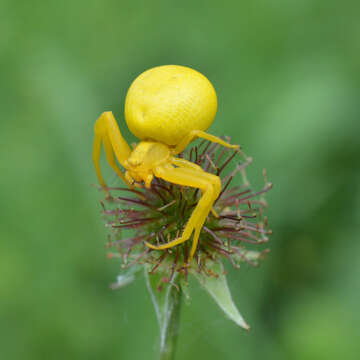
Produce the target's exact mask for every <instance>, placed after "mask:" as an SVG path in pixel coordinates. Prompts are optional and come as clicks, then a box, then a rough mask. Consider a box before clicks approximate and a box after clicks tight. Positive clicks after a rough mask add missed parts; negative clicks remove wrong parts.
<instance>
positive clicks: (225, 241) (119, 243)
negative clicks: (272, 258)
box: [102, 138, 272, 279]
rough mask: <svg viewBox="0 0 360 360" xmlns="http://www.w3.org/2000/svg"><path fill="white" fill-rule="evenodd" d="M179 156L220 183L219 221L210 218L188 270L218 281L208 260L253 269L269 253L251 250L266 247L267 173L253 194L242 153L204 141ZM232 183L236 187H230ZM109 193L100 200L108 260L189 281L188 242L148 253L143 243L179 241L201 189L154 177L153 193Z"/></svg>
mask: <svg viewBox="0 0 360 360" xmlns="http://www.w3.org/2000/svg"><path fill="white" fill-rule="evenodd" d="M227 140H228V141H229V139H228V138H227ZM238 154H240V155H238ZM181 156H183V157H184V158H185V159H187V160H189V161H192V162H194V163H196V164H198V165H199V166H201V167H202V168H203V169H204V170H205V171H207V172H209V173H213V174H215V175H218V176H220V178H221V181H222V191H221V193H220V195H219V197H218V199H217V201H216V202H215V204H214V210H215V211H216V213H217V214H218V217H216V216H215V215H214V214H213V213H212V212H210V213H209V215H208V217H207V220H206V222H205V224H204V226H203V228H202V230H201V235H200V240H199V244H198V247H197V250H196V253H195V256H194V259H193V260H192V263H191V264H190V266H191V267H193V268H194V269H195V270H196V271H198V272H202V273H204V274H206V275H214V276H216V274H213V273H212V272H211V270H210V269H209V267H207V263H208V262H209V260H210V261H211V262H213V261H217V259H219V258H227V259H228V260H229V261H230V262H231V264H232V265H233V266H234V267H236V268H237V267H239V264H240V263H241V262H247V263H249V264H251V265H257V260H258V259H260V258H261V257H262V255H263V254H264V253H265V252H267V251H268V249H265V250H263V251H257V250H256V249H255V248H254V247H255V246H258V245H260V244H264V243H266V242H267V241H268V240H269V238H268V236H269V235H270V234H271V230H269V229H268V222H267V218H266V217H265V216H264V215H263V212H264V210H265V208H266V207H267V203H266V201H265V198H264V195H265V193H266V192H267V191H268V190H270V189H271V187H272V184H271V183H269V182H267V180H266V174H265V172H264V178H265V185H264V188H263V189H262V190H260V191H257V192H254V191H253V190H252V189H251V186H250V183H249V182H248V180H247V177H246V174H245V168H246V167H247V166H248V165H249V164H250V163H251V161H252V159H251V158H249V157H247V156H245V154H243V153H242V152H240V153H239V151H232V150H229V149H226V148H221V147H220V146H219V145H218V144H213V143H210V142H208V141H206V140H204V141H201V142H197V143H195V145H193V146H192V147H189V149H188V150H187V151H186V152H185V153H184V154H182V155H181ZM239 157H240V159H239ZM235 178H237V180H235V181H236V182H237V185H235V186H231V185H232V184H233V183H235V181H234V179H235ZM239 179H240V180H239ZM108 190H109V193H110V196H109V197H108V198H106V199H104V200H103V201H102V206H103V214H104V215H105V218H106V223H107V226H109V227H111V229H112V231H111V234H110V235H109V242H108V247H109V248H112V249H113V250H112V252H111V253H109V257H114V256H115V257H119V258H120V259H121V261H122V266H123V267H124V268H126V267H130V266H132V265H135V264H145V263H147V264H152V270H151V273H154V272H156V271H157V269H158V268H159V266H162V271H164V269H165V272H167V273H168V278H169V279H171V278H172V277H173V275H174V273H175V272H181V273H183V274H185V276H187V269H188V268H187V267H186V266H185V263H186V259H187V258H188V253H189V250H190V247H191V239H192V238H190V239H189V240H188V241H186V242H184V243H183V244H179V245H177V246H175V247H173V248H171V249H166V250H152V249H149V248H148V247H146V246H145V244H144V242H145V241H147V242H149V243H152V244H155V245H161V244H165V243H167V242H169V241H172V240H174V239H176V238H178V237H179V236H181V233H182V230H183V228H184V226H185V224H186V222H187V220H188V219H189V217H190V215H191V213H192V211H193V210H194V208H195V206H196V205H197V203H198V201H199V198H200V196H201V193H200V190H198V189H194V188H191V187H184V186H179V185H174V184H171V183H168V182H166V181H163V180H161V179H158V178H155V179H154V180H153V182H152V185H151V189H146V188H144V187H140V188H138V189H137V190H131V189H126V188H116V187H113V188H108Z"/></svg>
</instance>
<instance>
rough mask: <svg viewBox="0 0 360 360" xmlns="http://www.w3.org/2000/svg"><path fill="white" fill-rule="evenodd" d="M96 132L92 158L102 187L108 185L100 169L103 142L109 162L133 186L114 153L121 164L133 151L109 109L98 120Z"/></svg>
mask: <svg viewBox="0 0 360 360" xmlns="http://www.w3.org/2000/svg"><path fill="white" fill-rule="evenodd" d="M94 132H95V138H94V145H93V156H92V158H93V162H94V166H95V171H96V174H97V177H98V179H99V183H100V185H101V186H102V187H106V183H105V181H104V179H103V177H102V174H101V169H100V152H101V142H102V143H103V145H104V150H105V154H106V159H107V162H108V163H109V165H110V166H111V167H112V168H113V170H114V171H115V172H116V174H117V175H118V176H119V177H120V178H121V179H122V180H123V181H124V182H125V183H126V184H127V185H128V186H129V187H131V185H130V183H129V182H128V180H127V179H126V178H125V176H124V174H123V173H122V171H121V170H120V169H119V167H118V166H117V164H116V161H115V157H114V153H115V155H116V158H117V159H118V161H119V163H120V164H121V165H124V163H125V161H126V160H127V158H128V157H129V155H130V153H131V150H130V147H129V145H128V144H127V142H126V141H125V139H124V138H123V137H122V135H121V132H120V129H119V127H118V124H117V122H116V120H115V118H114V115H113V114H112V112H110V111H107V112H104V113H102V114H101V116H100V117H99V118H98V119H97V120H96V123H95V127H94Z"/></svg>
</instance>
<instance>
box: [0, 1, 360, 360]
mask: <svg viewBox="0 0 360 360" xmlns="http://www.w3.org/2000/svg"><path fill="white" fill-rule="evenodd" d="M357 4H358V2H357V1H354V2H350V1H344V2H340V1H335V0H329V1H324V0H302V1H286V0H267V1H265V0H252V1H226V0H224V1H209V0H208V1H188V0H183V1H140V0H132V1H115V0H112V1H110V0H104V1H92V0H88V1H68V0H65V1H61V2H59V1H44V0H41V1H39V0H32V1H14V0H12V1H10V0H8V1H7V0H1V1H0V18H1V21H0V64H1V68H0V69H1V70H0V71H1V84H0V99H1V100H0V103H1V116H2V120H1V122H0V129H1V135H0V136H1V154H0V157H1V161H0V166H1V177H0V196H1V214H0V215H1V217H0V224H1V227H0V358H1V359H6V360H8V359H9V360H10V359H11V360H13V359H16V360H17V359H65V358H68V359H109V360H110V359H149V360H151V359H156V358H157V349H158V340H159V334H158V326H157V323H156V318H155V314H154V311H153V309H152V304H151V300H150V298H149V295H148V294H147V292H146V289H145V286H144V282H143V279H138V280H137V281H136V282H135V283H134V284H132V285H130V286H128V287H126V288H124V289H122V290H120V291H111V290H109V288H108V285H109V283H111V282H112V281H114V279H115V277H116V275H117V274H118V271H119V263H118V262H117V261H116V260H111V261H109V260H107V259H106V256H105V254H106V250H105V248H104V243H105V241H106V230H105V229H104V226H103V220H102V218H101V215H100V205H99V199H100V194H99V193H98V191H97V190H96V189H95V188H93V187H92V186H91V184H92V183H95V182H96V179H95V174H94V170H93V167H92V163H91V144H92V138H93V125H94V121H95V119H96V118H97V116H98V115H99V114H100V113H101V112H102V111H104V110H113V111H114V113H115V115H116V117H117V119H118V121H119V123H120V126H121V129H122V131H123V133H124V135H125V137H126V138H127V139H128V140H129V141H133V140H134V139H135V138H134V137H133V136H132V135H131V134H130V133H129V132H128V130H127V129H126V127H125V122H124V118H123V107H124V97H125V94H126V90H127V88H128V86H129V85H130V83H131V81H132V80H133V79H134V78H135V77H136V76H137V75H138V74H139V73H141V72H142V71H144V70H145V69H147V68H150V67H152V66H155V65H162V64H181V65H187V66H191V67H194V68H196V69H198V70H199V71H201V72H202V73H204V74H205V75H206V76H207V77H208V78H209V79H210V80H211V81H212V82H213V84H214V86H215V88H216V90H217V93H218V97H219V111H218V115H217V118H216V121H215V122H214V124H213V126H212V127H211V129H210V130H209V131H210V132H212V133H214V134H216V135H224V134H227V135H231V136H232V138H233V142H235V143H240V144H242V146H243V148H244V150H245V152H246V153H247V154H249V155H251V156H253V157H254V163H253V164H252V165H251V169H250V175H251V178H254V177H255V179H257V178H258V177H259V176H260V177H261V171H262V168H264V167H265V168H266V169H267V172H268V177H269V179H270V180H271V181H273V183H274V185H275V186H274V189H273V190H272V191H271V192H270V193H269V195H268V202H269V204H270V207H269V211H268V215H269V218H270V222H271V227H272V228H273V230H274V235H273V237H272V239H271V244H270V247H271V250H272V251H271V253H270V254H269V255H268V256H267V258H266V260H265V261H264V262H263V263H262V265H261V266H260V268H258V269H253V268H249V267H247V266H243V267H242V269H241V270H239V271H235V270H233V269H231V268H230V267H229V282H230V287H231V289H232V291H233V296H234V299H235V301H236V303H237V304H238V306H239V308H240V311H241V312H242V313H243V315H244V316H245V318H246V319H247V321H248V322H249V323H250V324H251V326H252V330H251V331H250V332H249V333H245V332H244V331H243V330H241V329H240V328H238V327H236V325H235V324H233V323H232V322H231V321H229V320H227V319H226V318H224V317H223V314H222V313H221V312H220V310H219V309H218V308H217V307H216V305H215V304H214V303H213V301H212V300H211V299H210V298H208V297H207V295H206V294H205V293H204V292H203V291H202V290H201V289H199V288H197V287H195V286H194V287H193V289H192V294H193V297H192V303H191V305H190V306H184V311H183V316H182V321H181V330H180V339H179V348H178V353H177V358H176V359H178V360H180V359H209V360H211V359H264V358H266V359H269V360H270V359H276V360H281V359H284V360H285V359H295V360H297V359H301V360H305V359H317V360H321V359H330V360H331V359H358V358H359V353H360V341H359V340H360V330H359V321H360V310H359V300H360V285H359V281H360V280H359V278H360V261H359V260H360V259H359V258H360V256H359V254H360V241H359V240H360V239H359V230H360V221H359V219H360V187H359V181H360V164H359V155H360V142H359V135H360V126H359V115H360V107H359V105H360V104H359V99H360V85H359V84H360V45H359V44H360V21H359V13H360V6H358V5H357ZM106 178H107V179H109V182H110V183H112V184H116V183H117V180H116V178H115V176H114V174H113V173H112V172H111V171H109V170H108V171H107V172H106Z"/></svg>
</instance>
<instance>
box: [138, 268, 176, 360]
mask: <svg viewBox="0 0 360 360" xmlns="http://www.w3.org/2000/svg"><path fill="white" fill-rule="evenodd" d="M149 269H150V268H149V267H148V266H145V281H146V285H147V288H148V290H149V293H150V296H151V299H152V302H153V304H154V308H155V312H156V317H157V319H158V323H159V326H160V357H159V359H160V360H173V359H174V354H175V348H176V340H177V337H178V332H179V331H178V329H179V320H180V310H181V298H182V291H181V290H180V283H179V278H180V276H179V274H178V273H175V274H174V276H173V278H172V280H171V281H170V282H165V283H164V282H163V281H162V280H163V279H164V273H161V271H157V272H156V273H155V274H154V273H153V274H150V273H149Z"/></svg>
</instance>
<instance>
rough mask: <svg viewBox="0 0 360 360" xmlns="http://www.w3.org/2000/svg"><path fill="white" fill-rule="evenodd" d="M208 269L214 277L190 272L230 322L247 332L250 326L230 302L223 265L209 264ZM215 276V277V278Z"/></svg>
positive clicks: (231, 301)
mask: <svg viewBox="0 0 360 360" xmlns="http://www.w3.org/2000/svg"><path fill="white" fill-rule="evenodd" d="M208 267H209V269H211V271H212V272H213V274H214V276H204V275H201V274H199V273H198V272H196V271H192V272H191V273H192V275H193V276H194V277H195V278H196V279H197V280H198V281H199V282H200V284H201V285H202V287H203V288H204V289H205V290H206V291H207V292H208V293H209V294H210V295H211V297H212V298H213V299H214V300H215V302H216V303H217V304H218V305H219V306H220V308H221V310H222V311H224V313H225V314H226V315H227V316H228V317H229V318H230V319H231V320H233V321H234V322H235V323H236V324H238V325H239V326H241V327H242V328H244V329H245V330H249V329H250V326H249V325H248V324H247V323H246V322H245V320H244V318H243V317H242V316H241V314H240V313H239V310H238V309H237V307H236V306H235V304H234V301H233V300H232V297H231V293H230V290H229V287H228V284H227V281H226V276H225V275H224V267H223V264H222V263H215V262H212V264H211V263H210V262H209V263H208ZM215 274H217V275H216V276H215Z"/></svg>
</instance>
